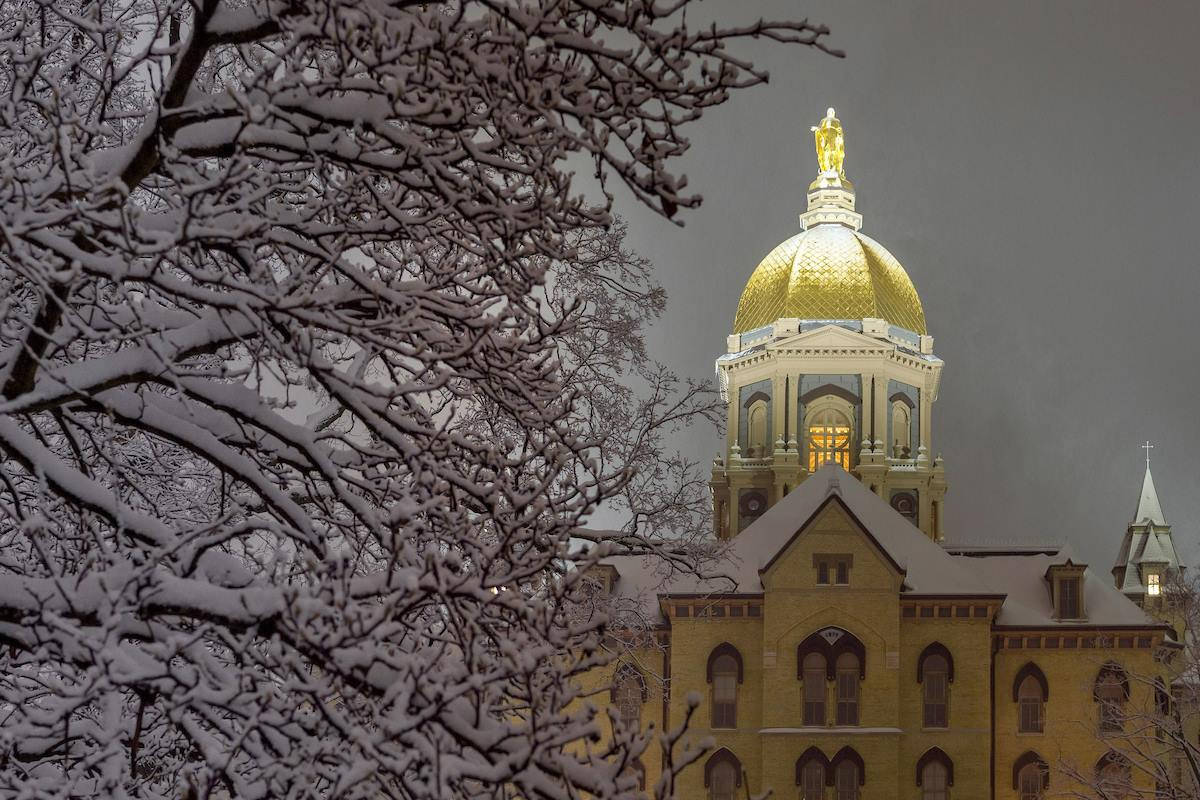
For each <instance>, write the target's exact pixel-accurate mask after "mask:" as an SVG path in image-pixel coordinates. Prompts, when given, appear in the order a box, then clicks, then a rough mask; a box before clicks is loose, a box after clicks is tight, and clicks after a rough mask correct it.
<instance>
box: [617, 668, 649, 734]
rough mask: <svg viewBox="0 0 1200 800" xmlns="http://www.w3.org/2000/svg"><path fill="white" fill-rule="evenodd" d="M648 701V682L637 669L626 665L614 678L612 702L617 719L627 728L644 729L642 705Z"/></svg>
mask: <svg viewBox="0 0 1200 800" xmlns="http://www.w3.org/2000/svg"><path fill="white" fill-rule="evenodd" d="M645 700H646V681H645V679H644V678H642V675H641V673H640V672H638V671H637V669H635V668H633V667H630V666H629V665H624V666H622V667H621V668H620V669H618V670H617V673H616V675H615V676H614V677H613V688H612V702H613V705H614V706H616V708H617V717H618V718H619V719H620V720H621V724H622V725H624V726H626V727H633V728H641V727H642V703H643V702H645Z"/></svg>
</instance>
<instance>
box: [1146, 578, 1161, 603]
mask: <svg viewBox="0 0 1200 800" xmlns="http://www.w3.org/2000/svg"><path fill="white" fill-rule="evenodd" d="M1161 591H1162V587H1161V586H1160V585H1159V582H1158V573H1157V572H1151V573H1150V574H1149V575H1147V576H1146V594H1148V595H1150V596H1151V597H1154V596H1157V595H1158V593H1159V592H1161Z"/></svg>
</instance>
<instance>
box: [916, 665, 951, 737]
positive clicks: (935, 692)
mask: <svg viewBox="0 0 1200 800" xmlns="http://www.w3.org/2000/svg"><path fill="white" fill-rule="evenodd" d="M949 677H950V665H949V664H947V663H946V659H945V657H944V656H942V655H941V654H940V653H935V654H933V655H930V656H926V657H925V669H924V670H923V675H922V683H923V685H924V687H925V692H924V693H925V714H924V725H925V727H926V728H945V727H946V726H947V724H948V720H949V716H950V712H949V706H950V684H949Z"/></svg>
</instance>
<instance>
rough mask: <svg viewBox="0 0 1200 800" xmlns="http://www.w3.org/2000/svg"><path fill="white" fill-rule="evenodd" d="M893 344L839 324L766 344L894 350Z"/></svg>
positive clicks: (793, 347)
mask: <svg viewBox="0 0 1200 800" xmlns="http://www.w3.org/2000/svg"><path fill="white" fill-rule="evenodd" d="M895 347H896V346H895V345H894V344H892V343H891V342H886V341H883V340H881V339H876V338H875V337H874V336H868V335H867V334H865V333H858V332H857V331H851V330H847V329H846V328H843V327H841V326H840V325H832V324H831V325H823V326H821V327H820V328H817V329H815V330H811V331H805V332H803V333H798V334H796V335H795V336H789V337H787V338H786V339H777V340H776V341H774V342H771V343H770V344H769V345H767V349H769V350H833V351H846V350H850V351H867V350H871V351H875V352H878V351H879V350H889V351H890V350H894V349H895Z"/></svg>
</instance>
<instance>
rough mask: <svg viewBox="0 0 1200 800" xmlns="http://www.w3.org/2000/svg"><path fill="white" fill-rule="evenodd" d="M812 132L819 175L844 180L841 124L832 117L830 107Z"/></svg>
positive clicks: (844, 145) (843, 141)
mask: <svg viewBox="0 0 1200 800" xmlns="http://www.w3.org/2000/svg"><path fill="white" fill-rule="evenodd" d="M812 132H813V138H814V140H815V141H816V145H817V165H818V166H819V167H820V168H821V174H822V175H826V176H828V177H831V178H832V177H834V176H836V177H837V178H839V179H841V180H845V178H846V171H845V169H844V167H843V163H844V162H845V160H846V140H845V137H844V136H843V135H842V123H841V122H839V121H838V118H837V117H836V116H834V111H833V108H832V107H831V108H830V109H829V110H828V111H826V112H825V118H824V119H822V120H821V124H820V125H814V126H813V128H812Z"/></svg>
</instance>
